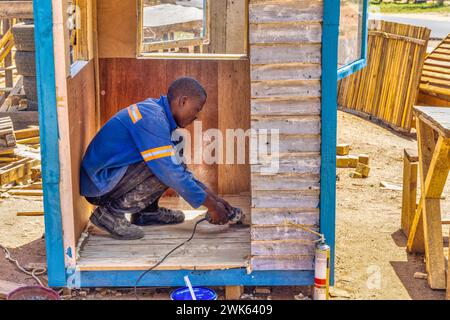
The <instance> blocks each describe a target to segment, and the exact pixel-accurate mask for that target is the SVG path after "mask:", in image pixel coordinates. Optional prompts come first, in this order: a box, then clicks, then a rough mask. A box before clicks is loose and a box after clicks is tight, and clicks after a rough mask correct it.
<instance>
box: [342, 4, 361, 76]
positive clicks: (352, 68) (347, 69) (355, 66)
mask: <svg viewBox="0 0 450 320" xmlns="http://www.w3.org/2000/svg"><path fill="white" fill-rule="evenodd" d="M363 1H364V2H363V17H362V23H363V25H362V46H361V57H360V59H358V60H356V61H353V62H351V63H350V64H348V65H345V66H343V67H341V68H339V69H338V80H341V79H343V78H345V77H348V76H349V75H351V74H353V73H355V72H357V71H359V70H361V69H362V68H364V67H365V66H366V64H367V39H368V33H369V31H368V24H369V0H363ZM337 2H339V13H340V11H341V10H340V0H339V1H337Z"/></svg>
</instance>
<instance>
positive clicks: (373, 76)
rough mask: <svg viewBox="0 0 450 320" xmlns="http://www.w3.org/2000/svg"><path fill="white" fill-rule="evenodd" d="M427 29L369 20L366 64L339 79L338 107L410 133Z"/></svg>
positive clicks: (424, 52)
mask: <svg viewBox="0 0 450 320" xmlns="http://www.w3.org/2000/svg"><path fill="white" fill-rule="evenodd" d="M430 32H431V31H430V30H429V29H427V28H422V27H417V26H412V25H405V24H399V23H394V22H387V21H378V20H377V21H375V20H371V21H370V23H369V39H368V44H367V52H368V57H367V66H366V67H365V68H364V69H362V70H360V71H359V72H356V73H354V74H352V75H351V76H349V77H347V78H345V79H342V80H341V82H340V85H339V96H338V105H339V108H340V109H341V110H343V111H347V112H349V113H353V114H356V115H359V116H362V117H364V118H368V119H370V120H373V121H374V122H376V123H378V124H381V125H385V126H387V127H390V128H392V129H394V130H396V131H398V132H402V133H409V132H410V130H411V123H412V118H413V114H412V107H413V105H414V104H415V102H416V99H417V96H418V91H419V80H420V75H421V72H422V66H423V62H424V60H425V56H426V49H427V45H428V38H429V36H430Z"/></svg>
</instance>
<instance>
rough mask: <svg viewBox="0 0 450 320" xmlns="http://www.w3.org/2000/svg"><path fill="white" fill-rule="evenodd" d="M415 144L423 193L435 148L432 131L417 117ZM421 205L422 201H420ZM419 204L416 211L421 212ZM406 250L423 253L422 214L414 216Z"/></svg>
mask: <svg viewBox="0 0 450 320" xmlns="http://www.w3.org/2000/svg"><path fill="white" fill-rule="evenodd" d="M416 130H417V143H418V146H419V171H420V178H421V181H420V183H421V186H422V187H421V193H422V194H423V193H425V187H424V186H425V179H426V176H427V173H428V168H429V165H430V163H431V158H432V156H433V152H434V148H435V140H434V130H433V129H432V128H431V127H429V126H428V125H426V124H425V123H424V122H423V121H422V120H421V119H420V118H419V117H417V118H416ZM420 202H421V203H422V199H421V200H420ZM421 203H419V206H418V210H421ZM407 249H408V251H409V252H425V243H424V238H423V220H422V213H421V212H420V214H417V212H416V214H415V216H414V219H413V222H412V224H411V228H410V231H409V237H408V243H407Z"/></svg>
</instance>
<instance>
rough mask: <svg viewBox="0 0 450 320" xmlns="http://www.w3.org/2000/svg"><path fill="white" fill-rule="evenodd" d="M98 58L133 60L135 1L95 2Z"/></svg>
mask: <svg viewBox="0 0 450 320" xmlns="http://www.w3.org/2000/svg"><path fill="white" fill-rule="evenodd" d="M97 19H98V46H99V47H98V54H99V57H100V58H119V57H120V58H134V57H136V43H137V30H138V29H137V28H138V18H137V0H97Z"/></svg>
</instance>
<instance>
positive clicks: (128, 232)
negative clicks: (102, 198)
mask: <svg viewBox="0 0 450 320" xmlns="http://www.w3.org/2000/svg"><path fill="white" fill-rule="evenodd" d="M90 220H91V222H92V223H93V224H94V225H95V226H97V227H98V228H100V229H102V230H105V231H106V232H108V233H109V234H110V235H111V236H112V237H113V238H115V239H118V240H136V239H141V238H143V237H144V231H143V230H142V229H141V228H139V227H137V226H134V225H132V224H131V223H130V222H129V221H128V220H127V219H125V217H116V216H114V215H112V214H111V213H109V212H108V211H107V210H106V209H105V208H101V207H98V208H97V209H95V211H94V213H93V214H92V216H91V218H90Z"/></svg>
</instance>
